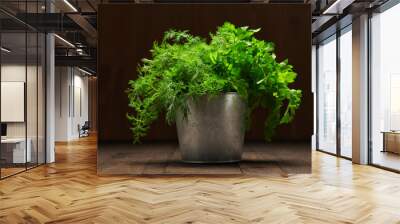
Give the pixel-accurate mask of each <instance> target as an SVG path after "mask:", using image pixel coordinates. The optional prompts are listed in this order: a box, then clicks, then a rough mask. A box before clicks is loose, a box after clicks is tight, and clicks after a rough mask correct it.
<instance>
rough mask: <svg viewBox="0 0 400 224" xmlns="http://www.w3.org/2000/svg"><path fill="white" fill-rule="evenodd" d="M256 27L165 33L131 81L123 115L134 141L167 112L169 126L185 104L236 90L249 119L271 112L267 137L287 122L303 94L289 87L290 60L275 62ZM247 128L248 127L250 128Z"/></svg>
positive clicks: (271, 49)
mask: <svg viewBox="0 0 400 224" xmlns="http://www.w3.org/2000/svg"><path fill="white" fill-rule="evenodd" d="M259 30H260V29H249V28H248V27H235V26H234V25H233V24H231V23H229V22H226V23H224V24H223V25H222V26H221V27H219V28H218V29H217V32H216V33H214V34H210V37H211V40H210V41H209V42H207V40H205V39H203V38H201V37H197V36H193V35H191V34H189V32H188V31H175V30H169V31H167V32H165V35H164V38H163V40H162V41H161V43H157V42H155V43H154V45H153V49H152V50H151V53H152V57H151V59H143V63H142V65H141V66H139V68H138V71H139V77H138V78H137V79H136V80H131V81H129V88H128V90H127V94H128V99H129V107H131V108H132V109H133V112H132V113H128V114H127V118H128V120H129V122H130V124H131V126H132V127H131V130H132V133H133V139H134V142H139V141H140V138H141V137H143V136H145V135H146V133H147V132H148V130H149V127H150V125H151V123H152V122H153V121H154V120H156V119H157V118H158V117H159V116H160V114H161V113H162V112H165V115H166V120H167V122H168V124H172V123H174V122H175V118H176V113H177V111H182V112H183V113H184V115H185V116H186V115H187V113H190V111H188V105H187V100H188V99H189V98H192V99H194V100H196V99H198V98H199V97H200V96H204V95H208V96H216V95H218V94H221V93H224V92H237V93H238V94H239V95H240V96H241V97H242V99H243V100H244V101H245V102H246V104H247V114H246V116H247V120H248V122H249V121H250V117H251V114H252V112H253V110H254V109H256V108H258V107H262V108H265V109H267V110H269V113H268V117H267V119H266V121H265V139H266V140H270V139H271V137H272V136H273V134H274V131H275V129H276V127H277V126H278V125H280V124H284V123H289V122H290V121H291V120H292V119H293V117H294V115H295V111H296V109H297V108H298V107H299V106H300V103H301V95H302V94H301V90H296V89H291V88H289V84H291V83H293V82H294V81H295V79H296V76H297V74H296V73H295V72H294V71H293V67H292V66H291V65H290V64H288V61H287V60H285V61H282V62H277V61H276V56H275V54H274V44H273V43H271V42H267V41H264V40H258V39H257V38H255V36H254V35H255V34H256V33H257V32H259ZM248 127H250V125H248Z"/></svg>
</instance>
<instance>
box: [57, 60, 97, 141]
mask: <svg viewBox="0 0 400 224" xmlns="http://www.w3.org/2000/svg"><path fill="white" fill-rule="evenodd" d="M88 105H89V104H88V78H87V77H86V76H84V74H83V73H82V72H80V71H79V70H78V69H76V68H72V67H56V91H55V120H56V121H55V123H56V132H55V140H56V141H70V140H73V139H77V138H79V132H78V125H81V126H82V125H83V124H84V123H85V121H87V120H88V117H89V116H88V114H89V111H88Z"/></svg>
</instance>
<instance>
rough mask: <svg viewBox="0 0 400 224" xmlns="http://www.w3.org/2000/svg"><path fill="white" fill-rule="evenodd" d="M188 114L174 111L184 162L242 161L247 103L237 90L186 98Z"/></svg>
mask: <svg viewBox="0 0 400 224" xmlns="http://www.w3.org/2000/svg"><path fill="white" fill-rule="evenodd" d="M188 106H189V113H188V115H187V118H184V117H183V115H182V113H178V114H177V119H176V126H177V130H178V140H179V148H180V151H181V157H182V160H183V161H184V162H189V163H228V162H237V161H240V160H241V157H242V152H243V142H244V134H245V111H246V105H245V103H244V101H243V100H242V99H241V98H240V96H239V95H238V94H237V93H224V94H221V95H219V96H215V97H207V96H204V97H201V98H200V99H198V100H196V101H193V100H189V102H188Z"/></svg>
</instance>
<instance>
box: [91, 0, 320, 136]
mask: <svg viewBox="0 0 400 224" xmlns="http://www.w3.org/2000/svg"><path fill="white" fill-rule="evenodd" d="M225 21H230V22H232V23H234V24H236V25H238V26H250V27H252V28H262V30H261V31H260V33H258V35H257V37H258V38H261V39H265V40H268V41H272V42H274V43H275V44H276V51H275V52H276V54H277V58H278V60H284V59H286V58H288V59H289V63H290V64H292V65H293V66H294V68H295V71H296V72H297V73H298V78H297V81H296V83H295V84H293V85H292V87H294V88H299V89H302V90H303V102H302V105H301V108H300V109H299V110H298V112H297V114H296V118H295V119H294V121H293V122H292V123H291V124H289V125H282V126H280V127H279V129H278V131H277V134H276V136H275V137H274V140H275V141H310V139H311V135H312V129H313V97H312V93H311V11H310V7H309V5H305V4H103V5H100V8H99V12H98V30H99V42H98V77H99V78H98V82H99V83H98V85H99V105H98V107H99V108H98V109H99V110H98V112H99V113H98V116H99V117H98V119H99V123H98V132H99V133H98V134H99V141H128V140H131V133H130V130H129V124H128V122H127V119H126V116H125V115H126V113H127V112H128V110H129V109H128V106H127V104H128V100H127V96H126V94H125V92H124V91H125V89H126V88H127V87H128V86H127V83H128V80H130V79H135V78H136V76H137V71H136V70H137V67H138V63H139V62H140V60H141V59H142V58H143V57H149V49H150V48H151V47H152V44H153V42H154V41H159V40H161V38H162V36H163V33H164V32H165V31H166V30H168V29H171V28H174V29H184V30H190V31H191V33H192V34H195V35H201V36H203V37H207V36H208V34H209V33H210V32H214V31H215V30H216V27H217V26H220V25H221V24H223V23H224V22H225ZM265 115H266V114H265V112H264V111H261V110H259V111H257V112H256V113H255V114H254V116H253V125H252V129H251V131H249V132H248V133H247V134H246V139H247V140H262V139H263V128H264V127H263V125H264V118H265ZM176 139H177V136H176V130H175V127H170V126H168V125H167V124H165V122H164V120H163V119H160V120H159V121H158V122H156V123H155V124H154V125H153V126H152V129H151V131H150V132H149V134H148V136H147V137H146V138H145V140H176Z"/></svg>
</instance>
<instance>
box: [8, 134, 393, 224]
mask: <svg viewBox="0 0 400 224" xmlns="http://www.w3.org/2000/svg"><path fill="white" fill-rule="evenodd" d="M398 198H400V175H399V174H396V173H392V172H388V171H385V170H381V169H378V168H375V167H371V166H361V165H356V164H352V163H351V162H350V161H348V160H345V159H340V158H337V157H334V156H331V155H328V154H325V153H321V152H315V151H314V152H312V173H311V174H295V175H289V176H288V177H282V176H281V175H276V174H274V173H271V174H270V175H269V176H266V177H265V176H262V177H260V176H248V175H241V176H235V177H232V176H218V177H216V176H184V177H183V176H173V177H171V176H157V177H156V176H151V177H148V176H142V177H138V176H135V177H132V176H107V177H102V176H98V175H97V173H96V140H95V139H93V138H83V139H81V140H80V141H76V142H71V143H69V144H64V145H60V144H58V145H57V146H56V163H53V164H48V165H45V166H40V167H38V168H35V169H32V170H29V171H28V172H25V173H22V174H19V175H16V176H13V177H10V178H7V179H4V180H1V181H0V223H105V224H108V223H121V224H122V223H144V224H150V223H232V224H240V223H282V224H286V223H288V224H292V223H374V224H375V223H385V224H390V223H399V220H400V213H399V211H400V200H397V199H398Z"/></svg>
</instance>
